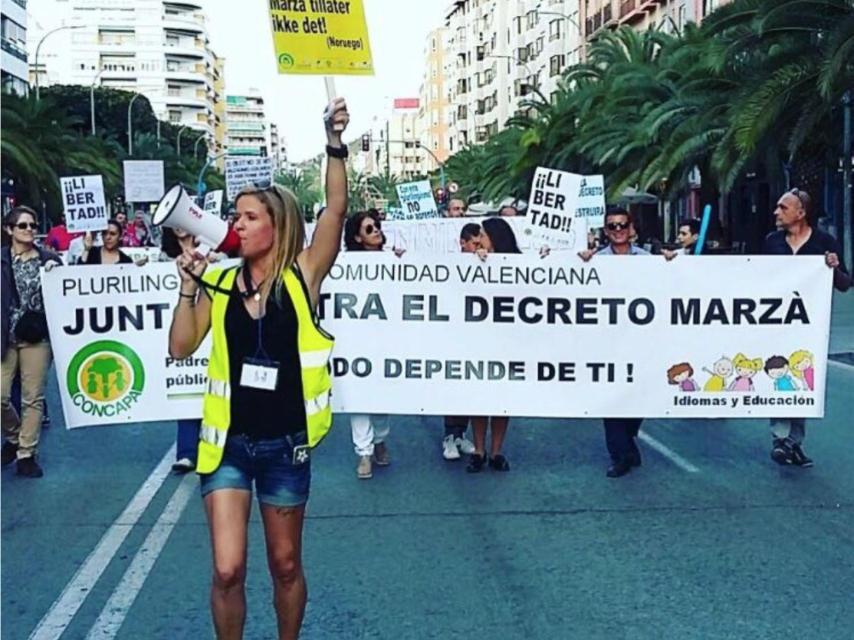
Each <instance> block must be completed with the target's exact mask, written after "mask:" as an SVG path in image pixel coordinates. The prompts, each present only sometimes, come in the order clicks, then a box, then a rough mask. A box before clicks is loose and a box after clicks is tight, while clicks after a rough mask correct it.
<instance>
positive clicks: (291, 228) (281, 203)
mask: <svg viewBox="0 0 854 640" xmlns="http://www.w3.org/2000/svg"><path fill="white" fill-rule="evenodd" d="M243 196H254V197H256V198H258V200H259V201H260V202H261V204H263V205H264V208H265V209H266V210H267V213H268V214H269V215H270V218H271V219H272V221H273V249H272V251H273V256H274V258H273V274H278V277H274V278H270V279H269V281H266V280H265V282H264V284H263V285H262V287H261V291H260V293H261V300H262V305H263V304H266V300H267V297H268V296H269V295H270V291H271V290H273V287H274V286H275V290H273V294H274V295H275V297H276V301H278V302H281V299H282V291H283V286H284V283H283V281H282V278H281V275H282V274H283V273H284V272H285V270H286V269H290V268H291V267H293V266H294V263H295V262H296V260H297V256H298V255H299V254H300V252H301V251H302V250H303V248H304V245H305V222H304V221H303V218H302V215H301V214H300V206H299V202H297V199H296V196H295V195H294V194H293V192H292V191H291V190H290V189H286V188H284V187H280V186H279V185H276V184H274V185H273V186H271V187H267V188H266V189H259V188H258V187H256V186H255V185H248V186H246V187H243V189H241V190H240V193H238V194H237V197H236V198H235V199H234V206H235V208H237V202H238V201H239V200H240V198H242V197H243Z"/></svg>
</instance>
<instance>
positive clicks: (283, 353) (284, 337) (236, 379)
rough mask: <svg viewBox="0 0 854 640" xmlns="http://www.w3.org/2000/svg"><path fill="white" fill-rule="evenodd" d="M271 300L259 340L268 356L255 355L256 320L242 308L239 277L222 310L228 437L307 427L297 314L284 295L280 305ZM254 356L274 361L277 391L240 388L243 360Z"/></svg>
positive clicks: (273, 435)
mask: <svg viewBox="0 0 854 640" xmlns="http://www.w3.org/2000/svg"><path fill="white" fill-rule="evenodd" d="M238 277H239V274H238ZM275 298H276V296H275V290H274V292H272V293H271V294H270V296H269V298H268V299H267V310H266V313H265V314H264V317H263V318H262V319H261V341H262V344H263V346H264V351H265V352H266V356H257V355H256V354H257V351H258V321H257V320H255V319H253V318H252V316H250V315H249V312H248V311H247V310H246V306H245V305H244V304H243V298H242V296H241V294H240V291H239V289H238V288H237V278H235V279H234V288H233V289H232V291H231V297H230V298H229V301H228V307H227V308H226V311H225V335H226V336H227V340H228V360H229V374H230V379H231V426H230V427H229V433H234V434H243V435H246V436H249V437H250V438H254V439H269V438H280V437H282V436H284V435H289V434H293V433H297V432H299V431H304V430H305V428H306V417H305V403H304V402H303V394H302V377H301V375H300V360H299V349H298V347H297V315H296V310H295V309H294V305H293V302H292V301H291V297H290V296H289V295H288V292H287V291H282V301H281V303H282V306H279V304H278V303H277V302H276V299H275ZM256 357H264V358H269V359H271V360H275V361H278V363H279V376H278V380H277V382H276V389H275V390H273V391H267V390H265V389H254V388H252V387H243V386H241V385H240V374H241V371H242V368H243V360H244V359H245V358H256Z"/></svg>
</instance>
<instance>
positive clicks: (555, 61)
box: [549, 54, 566, 78]
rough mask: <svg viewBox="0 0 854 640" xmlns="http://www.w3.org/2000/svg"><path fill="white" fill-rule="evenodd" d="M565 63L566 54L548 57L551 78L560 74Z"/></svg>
mask: <svg viewBox="0 0 854 640" xmlns="http://www.w3.org/2000/svg"><path fill="white" fill-rule="evenodd" d="M565 64H566V56H565V55H564V54H560V55H557V56H552V57H551V58H549V77H552V78H553V77H554V76H557V75H560V72H561V71H562V70H563V67H564V65H565Z"/></svg>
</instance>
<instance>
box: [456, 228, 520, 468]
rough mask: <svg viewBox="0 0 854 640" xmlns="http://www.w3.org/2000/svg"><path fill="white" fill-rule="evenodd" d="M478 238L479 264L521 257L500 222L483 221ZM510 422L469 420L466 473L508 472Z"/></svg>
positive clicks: (502, 419)
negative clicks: (501, 256)
mask: <svg viewBox="0 0 854 640" xmlns="http://www.w3.org/2000/svg"><path fill="white" fill-rule="evenodd" d="M482 224H483V227H482V231H481V234H480V247H479V248H478V249H477V251H476V253H477V255H478V256H479V257H480V259H481V260H486V256H487V255H488V254H490V253H522V252H521V251H520V249H519V245H518V244H517V242H516V235H515V234H514V233H513V228H512V227H511V226H510V225H509V224H508V223H507V221H506V220H504V219H503V218H487V219H486V220H484V221H483V223H482ZM490 424H491V425H492V443H491V447H490V455H489V456H487V455H486V429H487V427H488V426H489V425H490ZM509 425H510V418H509V417H507V416H492V417H487V416H473V417H472V419H471V428H472V433H473V434H474V453H472V454H471V457H470V458H469V464H468V466H467V467H466V471H467V472H469V473H480V472H481V471H483V467H484V466H485V465H486V464H489V466H490V468H492V469H494V470H495V471H510V463H509V462H507V458H506V457H505V456H504V454H502V453H501V449H502V447H503V446H504V439H505V437H506V436H507V427H508V426H509Z"/></svg>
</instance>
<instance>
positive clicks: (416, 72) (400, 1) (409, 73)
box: [27, 0, 451, 162]
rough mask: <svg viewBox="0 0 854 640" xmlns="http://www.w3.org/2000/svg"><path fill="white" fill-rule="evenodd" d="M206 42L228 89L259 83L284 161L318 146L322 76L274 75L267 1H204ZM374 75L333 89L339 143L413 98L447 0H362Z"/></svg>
mask: <svg viewBox="0 0 854 640" xmlns="http://www.w3.org/2000/svg"><path fill="white" fill-rule="evenodd" d="M58 4H65V3H62V2H59V3H58V2H57V0H30V1H29V3H28V6H27V12H28V14H29V16H28V20H29V21H32V20H35V21H37V22H38V24H39V25H41V26H42V27H43V28H45V29H47V28H50V27H51V26H56V25H58V24H60V22H59V20H61V19H62V16H63V15H64V14H65V13H66V12H62V11H57V8H58V7H57V5H58ZM201 4H202V5H203V6H204V7H205V11H206V13H207V16H208V33H209V36H210V40H211V47H212V48H213V50H214V51H215V52H216V53H217V55H219V56H223V57H225V59H226V63H225V83H226V92H227V93H229V94H232V95H240V94H242V93H245V92H248V91H249V90H250V89H253V88H254V89H257V90H258V91H259V92H260V94H261V96H262V97H263V98H264V101H265V104H266V107H267V118H268V120H269V121H271V122H274V123H276V124H277V125H278V127H279V134H280V135H281V136H283V137H284V138H285V139H286V142H287V148H288V159H289V160H290V161H291V162H299V161H300V160H304V159H307V158H310V157H312V156H315V155H317V154H319V153H322V152H323V149H324V145H325V144H326V140H325V136H324V132H323V122H322V113H323V108H324V107H325V106H326V102H327V100H326V90H325V87H324V82H323V77H322V76H295V75H279V74H278V73H277V71H276V62H275V55H274V53H273V38H272V34H271V31H270V25H269V22H268V14H267V2H266V1H265V0H202V3H201ZM364 4H365V14H366V18H367V21H368V32H369V34H370V40H371V50H372V54H373V60H374V71H375V75H374V76H372V77H371V76H353V77H344V76H338V77H336V78H335V83H336V89H337V93H338V94H339V95H341V96H343V97H344V98H346V99H347V104H348V108H349V111H350V117H351V123H350V127H349V128H348V130H347V133H345V135H344V139H345V142H348V141H350V140H353V139H355V138H356V137H357V136H359V135H360V134H361V133H363V132H364V131H366V130H367V129H369V128H370V127H371V125H372V124H373V119H374V118H378V119H379V120H380V121H381V120H382V119H383V116H384V115H385V114H386V113H387V112H388V111H389V110H390V108H391V101H392V100H393V99H394V98H400V97H417V96H418V88H419V86H420V85H421V81H422V77H423V72H424V43H425V40H426V38H427V34H428V33H429V32H430V31H431V30H432V29H435V28H436V27H438V26H440V25H441V24H442V22H443V20H444V13H445V10H446V9H447V8H448V6H450V4H451V2H450V0H364Z"/></svg>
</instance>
